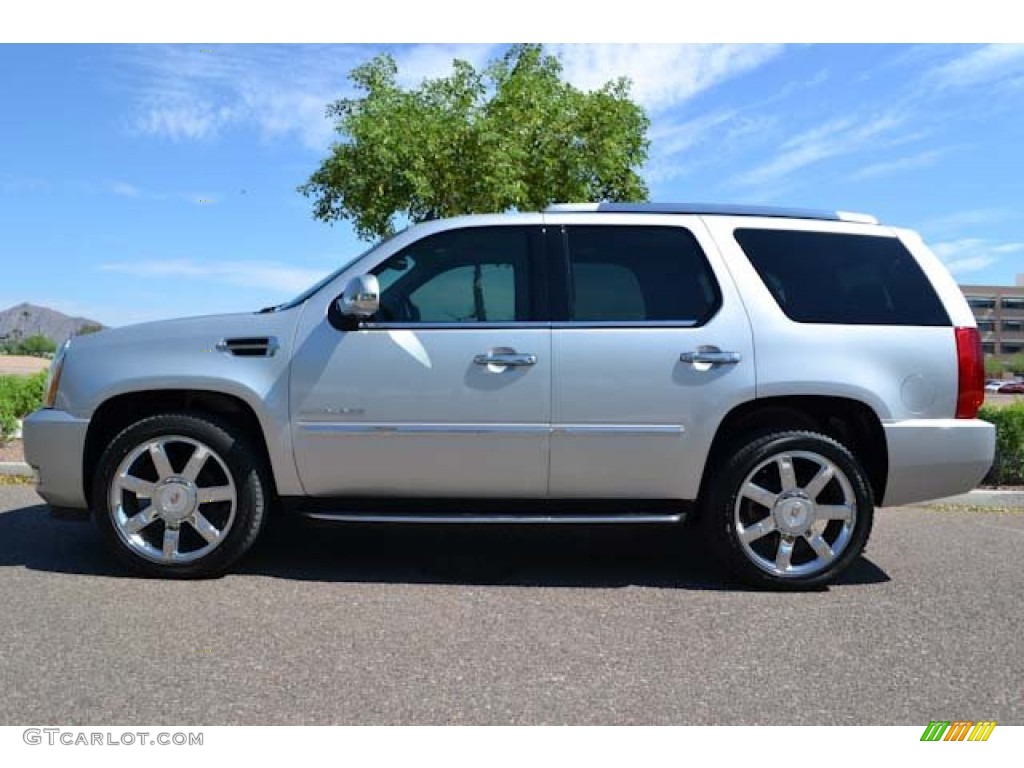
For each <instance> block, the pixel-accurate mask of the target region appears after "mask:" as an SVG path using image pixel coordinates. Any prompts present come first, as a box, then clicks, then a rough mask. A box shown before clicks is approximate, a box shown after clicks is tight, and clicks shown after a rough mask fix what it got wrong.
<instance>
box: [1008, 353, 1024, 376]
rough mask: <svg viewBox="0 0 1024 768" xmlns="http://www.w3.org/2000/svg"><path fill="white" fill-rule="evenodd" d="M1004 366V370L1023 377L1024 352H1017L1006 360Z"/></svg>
mask: <svg viewBox="0 0 1024 768" xmlns="http://www.w3.org/2000/svg"><path fill="white" fill-rule="evenodd" d="M1005 365H1006V370H1009V371H1012V372H1013V373H1015V374H1017V375H1018V376H1024V352H1018V353H1017V354H1016V355H1014V356H1013V357H1011V358H1010V359H1009V360H1007V361H1006V364H1005Z"/></svg>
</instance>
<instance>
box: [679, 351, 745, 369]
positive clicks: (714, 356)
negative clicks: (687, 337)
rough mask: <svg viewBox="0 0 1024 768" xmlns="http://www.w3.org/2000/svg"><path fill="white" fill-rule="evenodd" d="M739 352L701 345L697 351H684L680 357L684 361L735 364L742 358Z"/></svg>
mask: <svg viewBox="0 0 1024 768" xmlns="http://www.w3.org/2000/svg"><path fill="white" fill-rule="evenodd" d="M741 357H742V356H741V355H740V353H739V352H723V351H722V350H720V349H719V348H718V347H712V346H701V347H697V351H696V352H683V353H682V354H681V355H679V359H680V360H681V361H682V362H684V363H707V364H709V365H735V364H736V363H738V362H739V361H740V359H741Z"/></svg>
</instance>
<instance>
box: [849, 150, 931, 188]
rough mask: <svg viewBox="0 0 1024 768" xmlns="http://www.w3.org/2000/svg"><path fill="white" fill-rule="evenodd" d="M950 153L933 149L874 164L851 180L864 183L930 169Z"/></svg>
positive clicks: (854, 175) (863, 169) (857, 173)
mask: <svg viewBox="0 0 1024 768" xmlns="http://www.w3.org/2000/svg"><path fill="white" fill-rule="evenodd" d="M948 153H949V150H948V149H933V150H929V151H927V152H919V153H918V154H916V155H908V156H907V157H899V158H896V159H895V160H887V161H885V162H881V163H872V164H871V165H867V166H865V167H863V168H861V169H860V170H859V171H857V172H856V173H854V174H853V175H852V176H851V177H850V179H851V180H853V181H863V180H865V179H877V178H878V177H880V176H891V175H893V174H896V173H902V172H903V171H913V170H918V169H920V168H930V167H932V166H933V165H935V164H936V163H937V162H938V161H939V159H940V158H941V157H942V156H943V155H946V154H948Z"/></svg>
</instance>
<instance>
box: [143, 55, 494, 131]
mask: <svg viewBox="0 0 1024 768" xmlns="http://www.w3.org/2000/svg"><path fill="white" fill-rule="evenodd" d="M207 50H209V51H210V52H206V51H207ZM384 50H385V49H384V48H383V47H369V46H342V45H337V46H320V45H291V46H264V45H255V46H247V45H244V46H234V45H223V46H217V47H215V48H213V49H212V50H211V49H200V48H199V47H198V46H194V47H193V46H146V47H144V48H141V49H135V50H133V51H132V52H131V53H130V54H129V55H128V56H127V64H128V66H127V67H126V69H127V70H129V74H127V75H125V77H127V78H128V79H129V81H130V83H129V87H131V88H132V89H133V90H135V92H136V94H137V97H138V103H137V107H138V113H137V114H136V116H135V118H134V120H133V124H132V125H133V127H134V129H135V130H136V131H138V132H140V133H144V134H149V135H154V136H162V137H166V138H169V139H172V140H175V141H187V140H203V139H209V138H212V137H215V136H218V135H220V134H221V133H223V132H224V131H225V130H228V129H230V128H233V127H237V126H245V125H251V126H255V127H256V128H257V129H258V130H259V131H260V133H261V134H262V136H263V137H264V138H265V139H278V138H287V137H289V136H294V137H295V138H297V139H299V140H300V141H301V142H302V143H303V144H304V145H305V146H307V147H309V148H310V149H313V150H317V151H321V150H324V149H326V148H327V147H328V145H329V144H330V143H331V141H332V140H334V138H335V136H336V134H335V131H334V123H333V121H332V120H331V119H329V118H328V117H327V116H326V114H325V110H326V108H327V105H328V104H330V103H331V102H333V101H335V100H337V99H338V98H341V97H344V96H346V95H351V94H352V86H351V84H350V83H349V81H348V73H349V72H350V71H351V70H352V68H353V67H355V66H357V65H359V64H361V63H363V62H365V61H367V60H369V59H370V58H371V57H373V56H375V55H376V54H378V53H381V52H383V51H384ZM492 52H493V46H486V45H426V44H423V45H412V46H405V47H402V48H398V49H396V50H394V51H393V55H394V56H395V60H396V62H397V64H398V68H399V73H398V77H399V82H400V83H401V84H402V85H405V86H415V85H418V84H419V83H420V82H421V81H422V80H423V78H425V77H438V76H441V75H444V74H446V73H447V72H449V71H450V70H451V65H452V60H453V59H455V58H462V59H467V60H469V61H470V62H471V63H473V64H474V65H477V66H480V65H482V64H483V63H484V62H485V61H486V60H487V59H488V57H489V55H490V54H491V53H492Z"/></svg>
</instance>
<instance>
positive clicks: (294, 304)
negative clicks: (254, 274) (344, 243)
mask: <svg viewBox="0 0 1024 768" xmlns="http://www.w3.org/2000/svg"><path fill="white" fill-rule="evenodd" d="M404 231H405V230H404V229H403V230H399V231H398V232H395V233H394V234H391V235H388V236H387V237H385V238H384V239H383V240H379V241H377V242H376V243H374V244H373V245H371V246H370V247H369V248H367V249H366V250H365V251H363V252H362V253H360V254H359V255H358V256H355V257H353V258H351V259H349V260H348V261H346V262H345V263H344V264H342V265H341V266H340V267H338V268H337V269H336V270H334V271H333V272H331V274H329V275H327V277H324V278H322V279H320V280H319V281H317V283H316V284H315V285H312V286H310V287H309V288H307V289H306V290H304V291H303V292H302V293H300V294H299V295H298V296H296V297H295V298H294V299H292V300H291V301H286V302H285V303H284V304H278V305H277V306H276V307H269V308H268V309H271V310H273V311H275V312H277V311H279V310H282V309H291V308H292V307H297V306H299V304H301V303H302V302H304V301H305V300H306V299H308V298H309V297H310V296H312V295H313V294H314V293H316V292H317V291H319V290H320V289H321V288H323V287H324V286H325V285H327V284H328V283H329V282H331V281H332V280H334V278H336V277H337V276H338V275H340V274H341V273H342V272H344V271H345V270H346V269H348V268H349V267H351V266H352V265H353V264H354V263H355V262H357V261H359V259H361V258H363V256H366V255H367V254H368V253H370V251H372V250H374V249H375V248H379V247H380V246H382V245H384V243H386V242H388V241H389V240H391V239H392V238H393V237H395V236H397V235H400V234H401V233H402V232H404Z"/></svg>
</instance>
